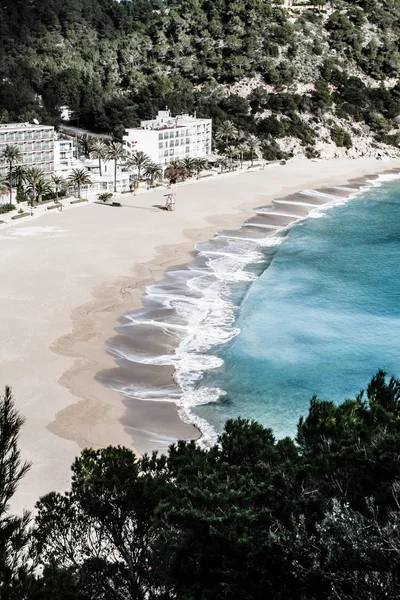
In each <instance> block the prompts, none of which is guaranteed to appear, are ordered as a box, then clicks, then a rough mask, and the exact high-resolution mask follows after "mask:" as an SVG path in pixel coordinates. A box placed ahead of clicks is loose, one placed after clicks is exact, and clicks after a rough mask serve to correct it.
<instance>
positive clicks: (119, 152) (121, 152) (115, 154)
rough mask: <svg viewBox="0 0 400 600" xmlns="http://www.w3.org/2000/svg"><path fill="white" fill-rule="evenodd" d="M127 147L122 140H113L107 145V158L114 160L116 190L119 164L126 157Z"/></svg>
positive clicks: (115, 187)
mask: <svg viewBox="0 0 400 600" xmlns="http://www.w3.org/2000/svg"><path fill="white" fill-rule="evenodd" d="M126 157H127V155H126V152H125V148H124V146H123V144H121V142H111V143H110V144H109V145H108V146H107V154H106V158H108V159H109V160H113V161H114V192H116V191H117V164H118V161H121V160H124V159H126Z"/></svg>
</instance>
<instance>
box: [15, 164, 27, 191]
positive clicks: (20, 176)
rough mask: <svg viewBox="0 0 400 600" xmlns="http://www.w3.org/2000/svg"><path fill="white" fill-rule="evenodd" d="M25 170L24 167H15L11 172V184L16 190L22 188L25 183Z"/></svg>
mask: <svg viewBox="0 0 400 600" xmlns="http://www.w3.org/2000/svg"><path fill="white" fill-rule="evenodd" d="M26 170H27V169H26V167H24V165H17V166H16V167H15V169H14V170H13V182H14V184H15V186H16V187H17V188H19V187H23V185H24V183H26Z"/></svg>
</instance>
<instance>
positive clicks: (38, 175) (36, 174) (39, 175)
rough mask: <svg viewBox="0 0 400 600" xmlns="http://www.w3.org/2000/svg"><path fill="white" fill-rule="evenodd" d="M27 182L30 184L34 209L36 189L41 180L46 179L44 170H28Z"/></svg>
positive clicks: (35, 168)
mask: <svg viewBox="0 0 400 600" xmlns="http://www.w3.org/2000/svg"><path fill="white" fill-rule="evenodd" d="M25 177H26V182H27V184H28V192H29V194H30V196H31V206H32V207H33V203H34V202H35V200H36V196H37V193H36V187H37V185H38V183H39V181H40V180H41V179H44V171H43V169H39V167H31V168H29V169H27V170H26V175H25Z"/></svg>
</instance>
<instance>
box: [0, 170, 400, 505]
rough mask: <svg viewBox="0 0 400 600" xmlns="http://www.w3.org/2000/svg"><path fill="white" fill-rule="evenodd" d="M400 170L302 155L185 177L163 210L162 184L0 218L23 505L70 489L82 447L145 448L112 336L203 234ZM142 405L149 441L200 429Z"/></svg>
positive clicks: (0, 370) (4, 320) (5, 380)
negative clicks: (16, 219)
mask: <svg viewBox="0 0 400 600" xmlns="http://www.w3.org/2000/svg"><path fill="white" fill-rule="evenodd" d="M395 167H398V168H399V169H400V160H397V161H396V160H390V161H384V162H382V161H376V160H374V159H359V160H337V161H332V162H325V161H321V162H307V161H292V162H291V163H288V164H287V165H286V166H279V165H276V166H271V167H268V168H266V169H265V170H264V171H256V172H252V173H249V172H242V173H235V174H232V175H225V176H221V177H217V178H209V179H205V180H203V181H200V182H196V183H194V184H189V185H188V184H186V185H183V186H181V187H179V188H178V192H177V200H176V207H177V208H176V212H173V213H167V212H164V211H160V210H158V209H157V208H152V205H154V204H163V201H164V198H163V194H165V190H162V191H157V192H149V193H148V194H142V195H139V196H137V197H136V198H135V197H133V196H131V195H124V196H123V197H122V198H121V202H122V203H123V204H124V206H123V207H122V208H110V207H106V206H100V205H97V204H88V205H84V206H79V207H77V208H73V209H71V210H68V211H64V212H62V213H58V212H57V213H56V214H54V213H49V214H46V215H44V216H41V217H40V218H36V219H33V220H30V219H29V218H27V219H24V220H23V222H21V223H18V224H15V225H12V226H9V227H6V226H3V228H1V226H0V257H1V291H0V314H1V322H0V334H1V340H2V344H1V350H0V386H3V385H5V384H8V385H10V386H12V388H13V391H14V394H15V398H16V404H17V406H18V408H19V409H20V411H21V412H22V414H23V415H24V416H25V417H26V420H27V421H26V424H25V426H24V428H23V432H22V436H21V444H20V446H21V451H22V455H23V458H25V459H28V460H30V461H32V463H33V468H32V470H31V472H30V474H29V475H28V476H27V477H26V479H25V480H24V482H23V484H22V485H21V487H20V490H19V492H18V494H17V497H16V499H15V501H14V502H13V508H14V509H15V510H20V509H21V508H22V507H28V508H32V507H33V505H34V502H35V501H36V500H37V499H38V498H39V496H40V495H42V494H44V493H46V492H49V491H51V490H57V491H63V490H65V489H67V488H68V483H69V475H70V464H71V462H72V461H73V459H74V457H75V456H76V455H77V454H78V453H79V451H80V448H82V447H85V446H93V447H101V446H103V445H107V444H124V445H129V446H134V444H135V442H134V440H133V441H132V439H131V437H130V436H129V435H128V434H127V433H126V431H125V430H124V427H123V425H122V424H121V422H120V421H121V419H123V417H124V414H125V408H124V406H123V403H122V399H121V397H120V396H119V395H118V394H116V393H114V392H112V391H110V390H108V389H106V388H103V387H102V386H101V385H100V384H98V383H96V382H95V381H94V379H93V377H94V374H95V373H96V372H98V371H99V370H101V369H103V368H110V367H112V366H114V362H113V359H112V358H111V357H110V356H108V355H107V354H106V352H105V350H104V342H105V340H106V339H107V338H109V337H111V336H112V335H113V328H114V327H115V325H116V324H117V319H118V317H119V316H121V315H122V314H123V312H125V311H126V310H129V309H132V308H135V307H138V306H139V305H140V296H141V294H142V293H143V290H144V288H145V285H146V284H148V283H150V282H151V281H154V280H157V279H160V278H161V277H162V274H163V271H164V269H165V268H166V267H167V266H169V265H173V264H182V263H183V262H185V261H187V260H188V257H189V255H188V253H189V252H190V251H191V250H192V249H193V248H194V245H195V243H196V242H198V241H201V240H205V239H208V238H209V237H211V236H212V235H213V233H214V232H215V231H216V230H217V229H221V228H228V227H229V228H233V227H237V226H238V225H239V224H240V222H241V221H242V220H243V219H244V218H246V217H248V216H249V215H250V214H251V208H252V207H255V206H260V205H265V204H267V203H268V201H269V200H271V199H272V198H274V197H279V196H283V195H286V194H288V193H292V192H294V191H297V190H299V189H301V188H316V187H320V186H322V185H329V184H333V183H335V184H344V183H345V182H346V181H347V180H348V179H352V178H355V177H360V176H362V175H366V174H373V173H377V172H382V171H384V170H388V169H392V168H395ZM142 404H143V407H142V409H140V407H139V409H137V410H136V413H135V417H134V418H135V419H137V428H138V429H139V430H146V435H147V434H148V436H147V437H148V439H150V440H151V439H152V438H151V436H152V435H154V436H155V437H158V438H159V437H160V436H162V435H163V430H164V429H165V439H166V441H170V440H173V439H175V438H176V437H178V436H180V437H184V436H191V435H195V432H194V430H193V428H192V427H191V426H190V425H186V424H183V423H182V422H181V421H180V420H179V418H178V416H177V412H176V409H175V408H174V407H173V405H168V409H165V406H164V407H163V409H162V422H161V421H160V419H159V420H158V422H157V423H156V422H155V418H156V415H155V410H152V409H149V408H148V407H146V403H145V402H143V403H142ZM147 404H149V403H147ZM160 418H161V413H160ZM152 423H154V426H152ZM160 423H161V425H160ZM139 438H140V435H139V436H138V439H139Z"/></svg>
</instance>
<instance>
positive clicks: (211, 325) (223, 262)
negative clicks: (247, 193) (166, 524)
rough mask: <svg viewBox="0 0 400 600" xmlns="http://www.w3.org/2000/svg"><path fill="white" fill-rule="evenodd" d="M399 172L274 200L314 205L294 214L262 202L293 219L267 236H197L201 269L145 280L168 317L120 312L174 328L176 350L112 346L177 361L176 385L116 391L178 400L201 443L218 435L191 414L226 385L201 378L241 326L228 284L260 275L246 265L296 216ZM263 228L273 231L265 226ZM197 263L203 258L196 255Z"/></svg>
mask: <svg viewBox="0 0 400 600" xmlns="http://www.w3.org/2000/svg"><path fill="white" fill-rule="evenodd" d="M398 177H399V176H398V175H383V176H380V177H379V178H378V179H376V180H371V181H366V182H365V184H364V185H363V186H360V189H358V190H354V189H353V188H346V186H337V187H336V188H335V189H339V190H342V191H343V192H347V195H346V196H345V197H337V196H335V195H334V194H329V193H328V192H326V193H324V192H323V191H317V190H308V189H306V190H302V191H301V192H300V193H301V194H302V195H303V196H304V202H303V201H301V200H299V201H292V200H285V199H280V200H276V201H275V202H276V203H277V204H280V205H282V208H283V209H284V205H285V204H287V205H290V204H293V205H299V206H306V207H309V208H310V209H311V210H310V212H309V213H308V215H305V216H299V215H297V216H296V215H292V214H289V213H285V212H275V211H273V210H271V208H270V207H266V208H265V209H260V208H259V209H256V210H255V211H254V212H255V213H256V214H262V215H267V214H271V215H274V216H288V217H291V218H292V222H291V223H290V224H288V225H286V226H278V227H277V226H268V225H267V224H266V226H265V230H266V231H265V236H264V237H261V238H259V239H253V238H246V237H245V233H244V232H243V230H242V231H241V232H240V235H242V237H236V236H235V235H231V236H230V235H229V233H221V234H218V235H217V237H216V238H214V240H213V241H211V242H208V243H207V242H205V243H204V242H203V243H201V244H199V246H198V248H197V250H198V253H199V255H198V256H199V259H203V261H204V264H205V267H204V268H203V269H201V268H197V267H196V265H194V267H192V266H190V268H189V269H188V270H185V271H183V270H182V271H179V270H177V271H170V272H169V273H167V274H166V277H168V280H167V288H168V289H165V284H164V283H163V282H160V283H158V284H152V285H150V286H149V287H148V288H147V296H146V297H147V299H149V298H150V299H151V300H153V299H154V302H150V305H151V306H152V307H153V308H154V307H155V309H157V307H160V308H166V309H173V315H174V316H173V317H171V322H170V321H169V320H168V317H165V318H162V319H160V320H153V319H149V318H148V317H146V309H142V310H141V311H137V312H136V313H130V314H127V315H125V317H126V319H127V320H128V323H127V324H125V325H123V326H122V327H129V326H130V324H132V325H135V324H141V325H150V326H154V327H158V328H162V329H163V331H164V332H166V333H168V331H171V332H174V334H178V335H179V338H180V339H181V341H180V343H179V345H178V347H177V348H176V350H175V353H174V354H172V355H164V356H151V355H146V354H145V353H144V354H143V355H141V354H140V353H134V352H132V353H131V354H130V355H128V353H127V352H125V351H124V350H118V349H117V348H115V347H112V348H111V347H110V352H111V353H112V354H114V355H115V356H117V357H119V358H125V359H127V360H134V361H136V362H141V363H143V364H152V365H171V364H172V365H173V366H174V367H175V380H176V382H177V384H178V386H179V388H180V390H181V392H179V393H176V392H175V391H171V392H170V391H166V390H162V389H161V390H156V389H154V390H152V389H148V388H140V387H139V388H137V387H136V386H135V385H134V384H132V385H131V386H123V387H122V386H121V387H120V388H119V389H118V391H120V392H122V393H123V394H125V395H126V396H132V397H139V398H141V399H146V400H151V399H153V400H158V401H159V400H165V401H167V402H170V401H173V402H175V403H176V404H177V406H178V412H179V415H180V417H181V418H182V419H183V420H184V421H187V422H191V423H193V424H194V425H196V426H197V427H198V428H199V430H200V431H201V432H202V438H201V440H200V443H201V444H205V445H207V444H208V443H213V442H215V441H216V439H217V434H216V432H215V431H214V429H213V428H212V426H211V425H210V424H209V423H208V422H207V421H205V420H204V419H202V418H200V417H199V416H198V415H196V414H195V413H194V412H193V409H194V408H195V407H196V406H200V405H204V404H209V403H211V402H218V400H219V399H220V398H221V397H222V396H223V395H224V394H225V392H224V390H222V389H219V388H217V387H203V386H201V380H202V377H203V375H204V373H205V372H207V371H209V370H212V369H218V368H221V367H222V366H223V361H222V359H220V358H219V357H217V356H215V355H213V354H212V353H211V352H210V351H212V349H213V348H214V347H216V346H218V345H222V344H226V343H228V342H229V341H231V340H232V339H233V338H234V337H235V336H237V335H239V333H240V330H239V329H238V328H237V327H235V326H234V323H235V320H236V316H237V311H238V307H237V306H236V305H235V304H234V302H233V300H232V296H231V292H232V290H233V289H235V286H236V284H237V283H241V284H243V283H244V284H248V286H249V287H250V286H251V284H252V282H253V281H254V280H255V279H257V276H256V275H255V274H254V273H251V272H249V271H248V270H247V267H248V266H249V265H250V264H257V263H260V262H262V261H263V260H265V255H264V254H263V251H262V249H263V248H267V247H271V248H273V247H277V246H279V244H281V243H282V242H283V241H284V239H285V234H286V233H287V231H288V230H289V229H290V228H291V227H292V226H293V225H295V224H296V223H299V222H300V221H302V220H304V219H306V218H310V217H311V218H323V217H325V216H327V215H326V210H327V209H329V208H331V207H333V206H338V205H340V204H344V203H346V202H348V201H349V200H350V199H352V198H354V197H356V196H358V195H360V194H361V193H363V192H365V191H367V190H368V189H371V187H375V186H377V185H381V184H382V183H384V182H385V181H390V180H392V179H397V178H398ZM307 196H309V197H318V198H319V199H321V198H323V199H324V200H325V202H324V204H320V205H315V204H312V203H310V202H308V203H307ZM244 225H245V226H247V227H252V226H254V227H259V228H262V227H263V225H262V224H261V225H258V224H256V223H245V224H244ZM268 229H271V230H272V231H268ZM200 264H203V262H202V261H200ZM174 280H176V281H177V282H178V283H177V287H176V290H174V287H173V282H174ZM176 321H178V322H176ZM114 389H115V388H114Z"/></svg>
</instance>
